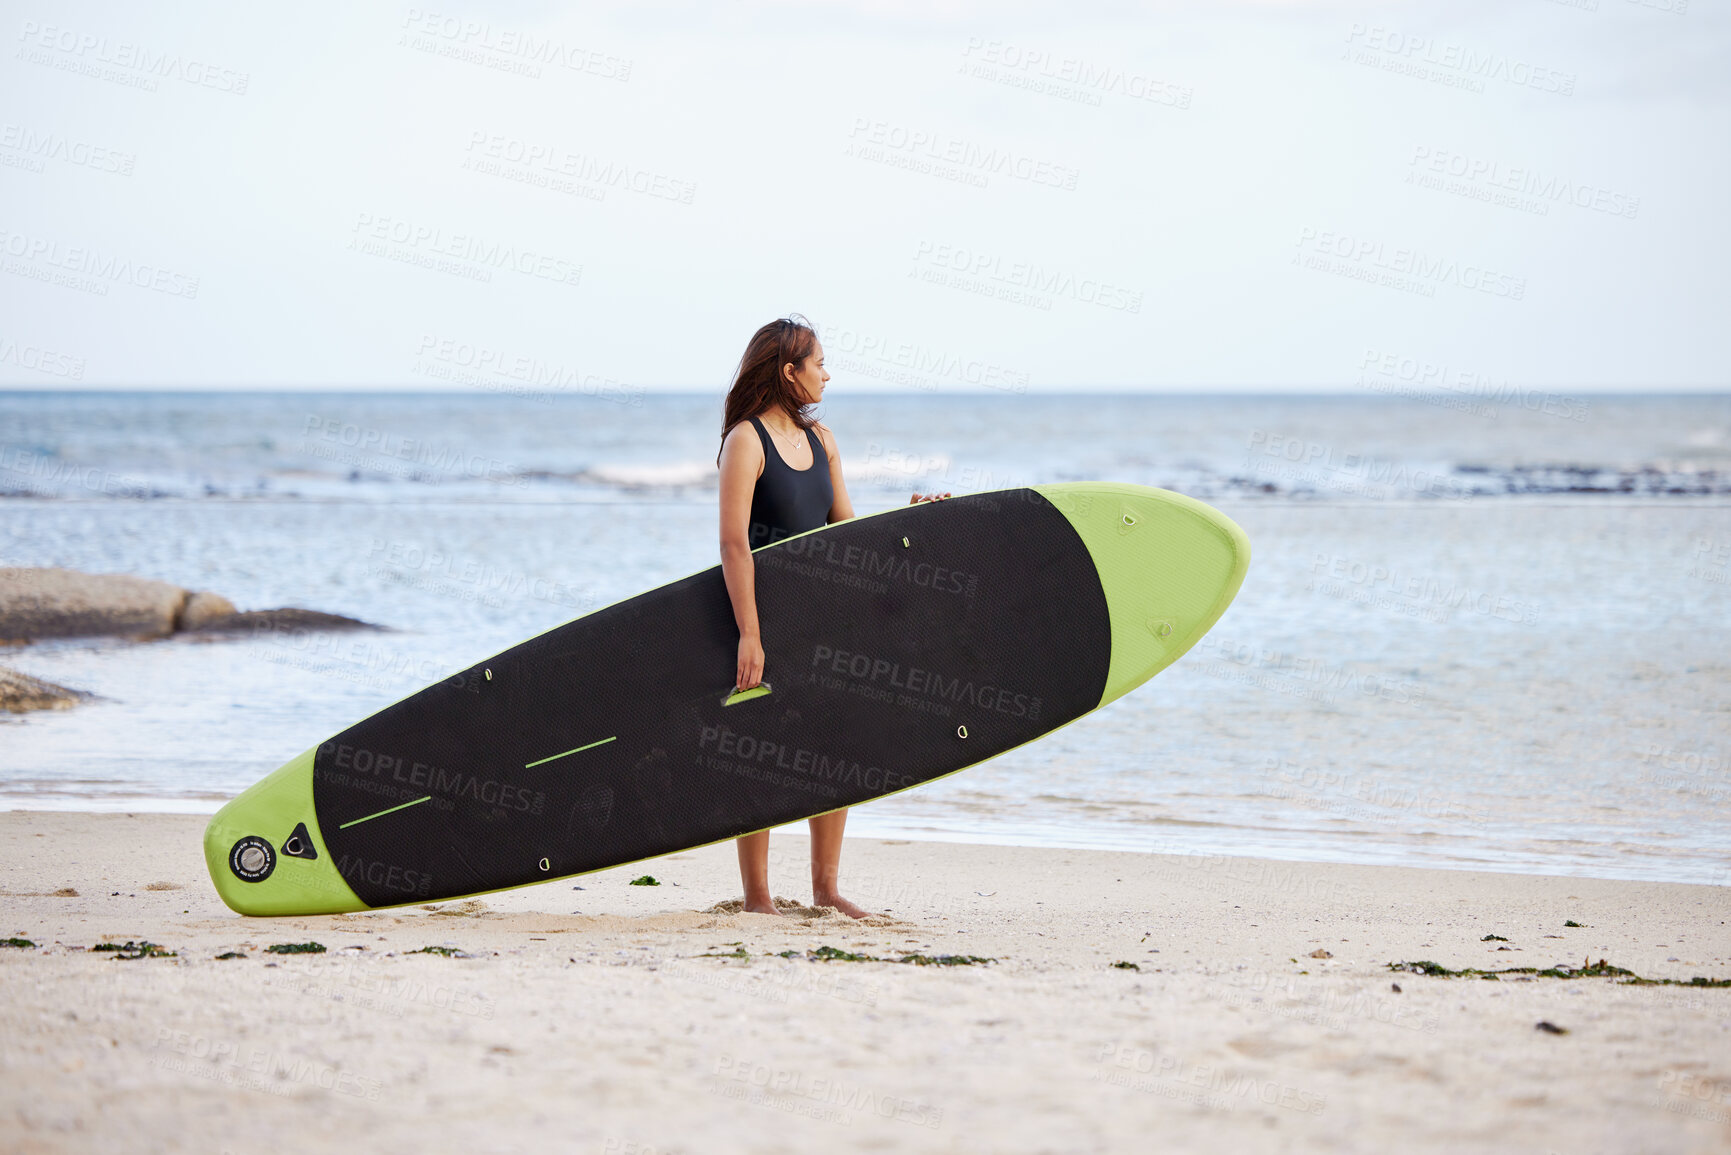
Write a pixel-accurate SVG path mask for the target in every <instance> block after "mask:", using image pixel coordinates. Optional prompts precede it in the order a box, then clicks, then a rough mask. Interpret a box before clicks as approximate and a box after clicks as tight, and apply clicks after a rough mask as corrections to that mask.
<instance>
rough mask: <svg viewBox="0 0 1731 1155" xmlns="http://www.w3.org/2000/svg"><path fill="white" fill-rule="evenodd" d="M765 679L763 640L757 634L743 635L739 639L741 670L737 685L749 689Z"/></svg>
mask: <svg viewBox="0 0 1731 1155" xmlns="http://www.w3.org/2000/svg"><path fill="white" fill-rule="evenodd" d="M761 681H763V642H762V641H761V640H759V639H758V638H757V637H756V636H755V635H742V636H741V637H740V639H739V671H738V675H737V677H736V678H735V682H734V684H735V687H736V688H738V689H741V690H749V689H751V688H752V687H753V686H755V685H757V684H758V683H759V682H761Z"/></svg>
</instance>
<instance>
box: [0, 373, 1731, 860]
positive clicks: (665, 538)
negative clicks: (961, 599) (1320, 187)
mask: <svg viewBox="0 0 1731 1155" xmlns="http://www.w3.org/2000/svg"><path fill="white" fill-rule="evenodd" d="M822 413H823V416H824V419H825V420H826V421H827V422H828V424H830V426H831V427H832V428H833V429H834V430H835V432H836V434H837V436H838V438H839V441H840V446H841V451H842V459H843V462H844V466H845V469H846V475H847V479H848V486H849V489H850V491H851V493H852V496H853V498H854V504H855V508H856V509H857V510H858V511H859V512H861V513H868V512H872V511H874V510H879V509H883V508H887V507H889V506H891V505H897V504H905V503H906V502H907V500H908V495H909V493H910V492H912V491H916V490H917V491H921V492H932V491H938V492H942V491H949V492H954V493H963V492H973V491H978V490H989V489H998V488H1004V487H1007V486H1015V485H1023V484H1033V483H1039V482H1047V481H1065V480H1112V481H1128V482H1136V483H1140V484H1146V485H1157V486H1162V487H1165V488H1169V489H1175V490H1178V491H1180V492H1183V493H1187V494H1190V495H1192V496H1194V497H1197V498H1200V499H1202V500H1204V501H1207V502H1209V503H1210V504H1212V505H1215V506H1216V507H1218V508H1219V509H1221V510H1222V511H1223V512H1225V513H1226V514H1227V515H1228V516H1230V517H1232V518H1233V519H1234V520H1236V521H1237V522H1238V523H1239V524H1240V525H1242V526H1243V527H1244V529H1245V530H1246V532H1247V533H1248V534H1249V536H1250V539H1251V542H1252V545H1253V548H1254V550H1255V554H1254V558H1253V560H1252V563H1251V567H1250V574H1249V577H1248V578H1247V579H1246V581H1245V584H1244V587H1243V589H1242V591H1241V592H1240V593H1239V595H1238V599H1237V601H1236V602H1235V603H1234V604H1233V606H1232V608H1231V609H1230V610H1229V611H1228V612H1227V614H1226V616H1225V617H1224V618H1223V619H1222V620H1221V621H1220V623H1219V624H1218V625H1217V626H1216V627H1215V629H1214V631H1213V632H1212V633H1211V634H1210V635H1209V636H1208V637H1207V638H1206V639H1204V641H1203V642H1202V643H1201V644H1200V645H1198V646H1197V647H1196V649H1194V650H1192V651H1191V652H1190V653H1189V654H1188V655H1186V656H1185V657H1184V658H1183V659H1182V660H1181V661H1180V662H1179V663H1178V664H1177V665H1176V666H1174V667H1173V668H1172V669H1170V670H1168V671H1166V672H1165V673H1163V674H1161V675H1160V676H1159V677H1158V678H1156V679H1155V680H1153V681H1152V682H1150V683H1148V684H1147V685H1146V686H1144V687H1143V688H1141V689H1140V690H1137V691H1136V692H1135V693H1133V694H1131V695H1129V696H1128V697H1126V698H1124V699H1122V700H1120V701H1118V702H1116V703H1114V704H1113V705H1111V706H1109V707H1107V708H1106V709H1104V710H1101V711H1098V712H1096V713H1094V714H1092V715H1089V716H1088V717H1086V718H1084V719H1082V720H1080V721H1078V722H1076V723H1075V724H1073V725H1071V726H1069V727H1066V728H1065V729H1063V730H1060V731H1059V732H1057V733H1056V734H1054V735H1052V736H1050V737H1048V738H1046V739H1043V740H1041V741H1039V742H1037V743H1034V744H1032V745H1030V746H1027V747H1023V748H1021V749H1018V750H1015V751H1012V752H1010V753H1008V754H1005V755H1003V756H1002V757H999V758H997V759H994V760H992V761H991V762H989V763H986V764H984V765H981V766H978V767H975V768H973V769H970V770H967V771H965V772H963V773H961V774H959V775H956V776H954V777H952V778H950V779H947V780H945V781H943V782H939V783H934V784H932V785H929V786H926V787H922V788H920V789H918V790H914V791H911V792H908V793H905V794H901V795H898V796H896V797H893V798H888V799H884V800H881V801H879V802H875V803H872V804H870V805H867V806H862V807H858V808H856V809H855V810H854V811H853V813H852V817H851V818H850V821H849V826H848V829H849V832H850V833H853V834H860V835H868V836H880V837H890V836H893V837H902V838H926V839H944V840H951V841H978V842H994V843H1010V844H1033V845H1045V846H1075V847H1091V848H1106V849H1120V850H1131V851H1160V852H1169V853H1190V854H1205V855H1215V854H1241V855H1254V856H1261V857H1267V858H1275V859H1288V860H1327V861H1340V862H1362V863H1393V864H1405V865H1413V866H1441V867H1453V868H1463V869H1466V868H1470V869H1483V870H1501V871H1523V872H1530V873H1546V874H1564V875H1591V876H1598V877H1609V878H1639V879H1655V880H1667V881H1678V882H1708V883H1717V884H1721V885H1724V884H1731V805H1728V802H1731V797H1728V796H1731V741H1728V740H1727V739H1728V737H1731V644H1728V643H1731V579H1728V574H1731V396H1725V395H1706V396H1650V397H1626V396H1598V395H1587V394H1580V395H1570V394H1568V393H1566V392H1560V391H1553V392H1545V391H1531V390H1517V389H1507V388H1502V389H1483V388H1475V389H1470V390H1469V389H1459V390H1445V391H1441V392H1431V393H1416V391H1414V390H1411V389H1407V388H1404V386H1403V382H1402V381H1401V379H1400V377H1399V375H1398V373H1391V374H1390V375H1388V376H1386V377H1372V378H1369V379H1366V380H1364V381H1361V383H1360V387H1359V388H1358V389H1357V391H1356V392H1354V393H1351V394H1345V395H1331V396H1313V397H1294V396H1286V395H1279V396H1209V397H1201V396H1150V395H1085V394H1066V395H1053V394H1017V393H1014V392H1009V391H999V390H991V389H981V390H979V391H978V392H977V393H973V394H965V395H964V394H923V393H915V394H894V395H892V394H886V393H876V394H860V393H852V394H850V393H848V392H847V391H846V390H845V389H841V388H838V387H837V386H836V385H835V384H834V383H832V386H831V392H830V396H829V398H828V399H827V400H826V401H825V403H824V405H823V407H822ZM719 419H720V396H719V393H711V394H706V395H695V394H690V395H664V394H647V395H646V394H643V393H642V392H640V391H635V390H624V389H613V388H601V387H598V388H596V389H594V390H593V391H589V392H579V391H571V392H561V393H553V394H548V393H536V392H532V391H523V392H520V393H516V394H512V393H468V394H458V393H384V392H376V393H353V394H344V393H330V392H298V393H297V392H278V393H199V392H160V393H140V392H117V393H96V392H88V393H23V392H11V393H0V565H6V566H66V567H70V568H74V569H81V570H87V571H93V572H115V573H131V574H139V575H143V576H148V577H153V578H160V579H163V580H166V581H170V582H174V583H177V584H180V585H183V586H187V587H190V588H195V589H209V590H214V591H216V592H218V593H221V594H224V595H226V596H227V597H229V598H231V599H232V600H233V601H234V602H235V603H236V604H237V606H239V607H240V608H242V609H262V608H270V607H276V606H303V607H307V608H311V609H317V610H324V611H328V612H332V613H339V614H346V615H349V616H352V617H357V618H362V619H365V620H366V621H369V622H373V623H377V624H379V625H382V626H386V627H388V628H389V629H388V632H382V633H366V634H326V635H312V636H308V635H264V636H260V637H246V638H239V639H233V640H225V641H191V640H184V639H176V640H170V641H163V642H152V643H142V644H134V643H129V642H120V641H114V640H106V639H86V640H72V641H62V642H52V643H39V644H34V645H29V646H22V647H20V646H13V647H9V648H6V649H3V650H0V663H5V664H9V665H12V666H13V667H15V668H18V669H21V670H23V671H25V672H27V673H30V674H34V675H37V676H39V677H43V678H47V679H49V680H51V681H54V682H59V683H61V684H63V685H67V686H71V687H74V688H77V689H81V690H87V691H90V692H92V693H94V694H95V695H97V697H96V698H95V699H94V700H92V701H90V702H88V703H86V704H84V705H81V706H79V707H77V708H75V709H72V710H68V711H54V712H42V713H34V714H27V715H18V716H9V715H0V807H5V808H50V809H86V810H92V809H100V810H132V811H143V810H177V811H195V812H196V811H214V810H215V809H216V808H217V807H218V806H219V805H220V804H221V803H222V802H223V801H224V800H226V799H227V798H229V797H231V796H232V795H233V794H234V793H236V792H238V791H240V790H241V789H243V788H244V787H246V786H248V785H250V784H251V783H252V782H254V781H255V780H257V779H258V778H259V777H260V776H262V775H263V774H265V773H267V772H269V771H270V770H272V769H274V768H275V767H277V766H278V765H280V764H281V763H282V762H284V761H285V760H287V759H288V758H289V757H291V756H293V755H294V754H296V753H298V752H300V751H301V750H303V749H305V748H306V747H308V746H310V745H313V744H314V743H316V742H318V741H319V740H321V739H323V738H325V737H327V736H329V735H330V734H332V733H334V732H336V731H337V730H340V729H342V728H343V727H345V726H347V725H349V724H351V723H352V722H354V721H356V720H358V719H360V718H362V717H364V716H366V715H367V714H369V713H371V712H372V711H374V710H377V709H379V708H380V707H382V706H385V705H387V704H389V703H390V702H393V701H395V700H397V699H398V698H401V697H403V696H405V695H407V694H409V693H412V692H413V691H415V690H417V689H419V688H420V687H421V686H422V685H425V684H427V683H429V682H431V681H434V680H436V679H437V678H440V677H443V676H445V675H446V674H448V673H450V672H451V671H453V670H456V669H459V668H464V667H467V666H468V665H470V664H471V663H473V662H475V661H476V660H478V659H480V658H483V657H486V656H487V655H490V654H492V653H495V652H497V651H499V650H501V649H505V648H507V647H509V646H511V645H513V644H515V643H516V642H518V641H521V640H523V639H524V638H527V637H529V636H531V635H533V634H536V633H539V632H541V631H543V630H546V629H549V628H551V627H553V626H556V625H558V624H559V623H561V622H564V621H567V620H569V619H571V618H573V617H576V616H578V615H580V614H582V613H585V612H588V611H590V610H592V609H595V608H598V607H600V606H603V605H607V604H609V603H611V602H614V601H617V600H620V599H622V598H627V597H630V596H632V595H633V594H636V593H639V592H641V591H643V590H646V589H649V588H652V587H654V586H657V585H660V584H663V583H665V582H668V581H672V580H674V579H676V578H679V577H683V576H685V575H686V574H689V573H692V572H694V571H696V570H700V569H703V568H707V567H709V566H711V565H714V564H715V563H716V561H717V531H716V515H715V503H716V487H715V480H714V479H715V467H714V458H715V452H716V449H717V446H718V433H719ZM775 661H776V655H774V654H771V655H769V663H770V664H769V676H770V677H771V678H772V679H773V677H774V670H775Z"/></svg>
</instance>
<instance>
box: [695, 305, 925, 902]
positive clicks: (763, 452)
mask: <svg viewBox="0 0 1731 1155" xmlns="http://www.w3.org/2000/svg"><path fill="white" fill-rule="evenodd" d="M828 380H829V374H828V373H826V372H825V371H824V368H823V346H822V345H821V344H819V343H818V339H817V333H816V332H814V331H813V330H812V327H811V325H810V323H808V322H807V321H806V320H805V318H803V317H801V316H799V315H798V314H794V315H793V316H792V317H788V318H785V319H783V320H779V321H771V322H770V323H769V324H767V325H765V326H764V327H763V328H761V329H759V330H758V331H757V332H756V333H754V334H753V335H752V338H751V342H750V343H749V344H748V345H746V347H745V356H743V357H741V358H740V360H739V369H738V371H737V372H736V373H735V374H734V377H733V385H732V387H731V388H730V389H729V390H728V392H727V406H726V409H725V412H724V416H723V419H722V427H721V454H720V456H719V457H718V458H717V459H716V460H717V463H718V464H719V465H720V467H721V572H722V576H723V577H724V578H725V579H726V581H727V595H728V597H729V598H730V599H731V600H732V602H733V620H734V622H735V624H737V625H738V627H739V665H738V670H737V671H736V675H735V684H736V685H737V687H738V688H739V689H741V690H749V689H750V688H751V687H753V686H755V685H757V684H758V683H759V682H761V681H762V680H763V666H764V653H763V640H762V634H761V632H760V631H759V629H758V619H757V592H756V585H755V569H754V567H753V565H752V560H751V551H752V550H753V549H755V548H757V547H758V546H763V545H768V544H769V543H771V542H774V541H779V540H781V539H782V538H784V537H790V536H792V535H793V534H796V533H804V532H806V531H807V530H812V529H817V528H818V527H819V526H823V525H828V524H830V523H831V522H837V521H845V520H847V519H848V518H850V517H852V516H853V515H854V513H853V502H852V501H851V500H849V499H848V495H847V484H846V482H844V481H843V480H842V476H841V454H840V452H839V451H837V449H836V443H835V434H833V433H831V432H830V430H829V427H828V426H827V425H824V424H823V423H822V422H820V421H818V420H817V419H816V418H814V417H813V416H812V415H811V409H812V407H813V406H814V405H816V404H817V403H818V402H819V401H821V400H822V399H823V387H824V383H825V382H827V381H828ZM941 496H944V497H948V496H949V495H948V494H943V495H941ZM913 500H914V501H916V502H917V501H929V500H936V496H933V497H929V498H928V497H926V496H925V495H923V494H918V493H916V494H914V495H913ZM810 822H811V899H812V904H813V905H814V906H833V907H835V908H836V909H837V910H839V911H841V912H842V913H843V914H846V915H849V916H851V917H853V918H864V917H865V915H866V912H865V911H864V910H862V909H860V908H859V907H858V906H855V905H854V904H853V903H851V902H849V901H848V900H847V899H845V898H843V897H842V896H841V892H840V891H839V890H838V889H837V875H838V873H839V871H840V868H841V838H842V830H843V829H844V828H845V827H846V826H847V810H846V809H842V810H833V811H831V812H830V813H828V814H820V815H818V816H817V817H816V818H813V819H811V820H810ZM739 876H740V879H741V881H742V882H744V884H745V909H746V910H747V911H749V912H751V913H753V914H778V913H780V912H779V911H777V910H776V909H775V900H774V899H773V898H772V897H771V896H770V892H769V832H768V831H767V830H765V831H760V832H759V833H757V834H748V835H746V836H745V837H744V838H741V839H739Z"/></svg>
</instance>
